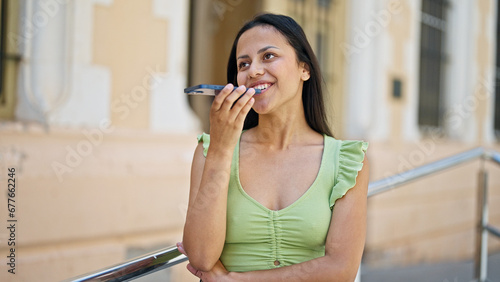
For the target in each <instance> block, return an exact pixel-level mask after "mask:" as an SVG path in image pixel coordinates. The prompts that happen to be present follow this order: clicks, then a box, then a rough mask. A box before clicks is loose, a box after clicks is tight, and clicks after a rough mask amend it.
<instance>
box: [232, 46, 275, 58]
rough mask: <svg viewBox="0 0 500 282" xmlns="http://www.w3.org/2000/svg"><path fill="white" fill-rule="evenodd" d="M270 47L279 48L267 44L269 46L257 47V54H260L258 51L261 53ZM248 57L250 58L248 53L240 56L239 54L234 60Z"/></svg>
mask: <svg viewBox="0 0 500 282" xmlns="http://www.w3.org/2000/svg"><path fill="white" fill-rule="evenodd" d="M271 48H276V49H279V48H278V47H276V46H272V45H269V46H266V47H264V48H261V49H259V51H257V54H260V53H262V52H265V51H267V50H268V49H271ZM248 58H250V56H248V55H241V56H239V57H238V58H236V60H239V59H248Z"/></svg>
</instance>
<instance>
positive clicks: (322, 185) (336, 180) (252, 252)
mask: <svg viewBox="0 0 500 282" xmlns="http://www.w3.org/2000/svg"><path fill="white" fill-rule="evenodd" d="M198 141H199V142H203V147H204V154H205V156H206V153H207V151H208V147H209V144H210V135H208V134H206V133H203V134H202V135H200V136H198ZM367 148H368V143H366V142H362V141H342V140H336V139H334V138H333V137H329V136H326V135H325V136H324V147H323V155H322V159H321V166H320V169H319V172H318V175H317V176H316V179H315V180H314V182H313V184H312V185H311V187H309V189H308V190H307V191H306V192H305V193H304V194H303V195H302V196H301V197H300V198H299V199H298V200H296V201H295V202H294V203H293V204H291V205H289V206H287V207H286V208H283V209H281V210H277V211H276V210H270V209H268V208H266V207H264V206H263V205H262V204H260V203H259V202H257V201H256V200H254V199H253V198H252V197H250V196H249V195H248V194H247V193H246V192H245V191H244V190H243V188H242V187H241V183H240V179H239V142H238V144H237V146H236V148H235V151H234V154H233V161H232V164H231V177H230V180H229V190H228V200H227V227H226V241H225V244H224V249H223V251H222V255H221V257H220V259H221V261H222V263H223V264H224V266H225V267H226V269H227V270H228V271H238V272H244V271H252V270H263V269H272V268H277V267H282V266H287V265H292V264H296V263H300V262H304V261H307V260H311V259H314V258H318V257H321V256H324V255H325V241H326V235H327V233H328V228H329V226H330V221H331V217H332V210H333V206H334V204H335V201H336V200H337V199H340V198H342V196H344V194H345V193H346V192H347V191H348V190H349V189H350V188H352V187H354V185H355V184H356V177H357V175H358V171H360V170H361V168H362V167H363V163H362V161H363V159H364V154H365V152H366V149H367Z"/></svg>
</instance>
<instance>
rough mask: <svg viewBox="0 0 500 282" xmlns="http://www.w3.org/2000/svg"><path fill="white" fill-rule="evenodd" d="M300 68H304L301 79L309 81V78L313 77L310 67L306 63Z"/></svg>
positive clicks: (302, 63)
mask: <svg viewBox="0 0 500 282" xmlns="http://www.w3.org/2000/svg"><path fill="white" fill-rule="evenodd" d="M300 67H301V68H302V74H301V75H300V79H302V80H303V81H307V80H309V78H310V77H311V72H310V70H309V65H308V64H306V63H304V62H301V63H300Z"/></svg>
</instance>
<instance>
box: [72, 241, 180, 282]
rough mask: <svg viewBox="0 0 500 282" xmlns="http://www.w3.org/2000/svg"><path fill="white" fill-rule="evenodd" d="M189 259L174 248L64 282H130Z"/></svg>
mask: <svg viewBox="0 0 500 282" xmlns="http://www.w3.org/2000/svg"><path fill="white" fill-rule="evenodd" d="M187 259H188V258H187V257H186V256H185V255H183V254H181V253H180V252H179V250H178V249H177V247H175V246H174V247H169V248H166V249H162V250H159V251H156V252H153V253H150V254H147V255H143V256H140V257H138V258H135V259H132V260H129V261H127V262H124V263H120V264H117V265H115V266H112V267H107V268H104V269H102V270H99V271H96V272H92V273H88V274H84V275H82V276H78V277H75V278H71V279H68V280H64V281H73V282H77V281H78V282H80V281H130V280H133V279H136V278H139V277H142V276H144V275H148V274H151V273H153V272H156V271H159V270H162V269H165V268H169V267H171V266H174V265H176V264H179V263H182V262H184V261H186V260H187Z"/></svg>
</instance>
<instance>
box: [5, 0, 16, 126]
mask: <svg viewBox="0 0 500 282" xmlns="http://www.w3.org/2000/svg"><path fill="white" fill-rule="evenodd" d="M18 22H19V1H9V0H0V119H12V118H14V110H15V104H16V95H15V93H16V86H17V69H18V67H19V62H20V60H21V57H20V55H18V50H17V48H18V46H16V44H15V41H16V40H15V36H17V35H18V29H17V26H18Z"/></svg>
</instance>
